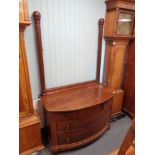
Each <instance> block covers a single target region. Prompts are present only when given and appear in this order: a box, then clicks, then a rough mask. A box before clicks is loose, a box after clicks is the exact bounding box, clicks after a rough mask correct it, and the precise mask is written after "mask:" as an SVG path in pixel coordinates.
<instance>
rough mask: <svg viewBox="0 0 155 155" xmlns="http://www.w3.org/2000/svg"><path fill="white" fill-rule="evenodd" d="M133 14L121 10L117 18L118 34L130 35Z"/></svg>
mask: <svg viewBox="0 0 155 155" xmlns="http://www.w3.org/2000/svg"><path fill="white" fill-rule="evenodd" d="M132 20H133V14H129V13H124V12H120V13H119V16H118V20H117V29H116V33H117V34H118V35H130V32H131V28H132Z"/></svg>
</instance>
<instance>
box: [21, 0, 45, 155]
mask: <svg viewBox="0 0 155 155" xmlns="http://www.w3.org/2000/svg"><path fill="white" fill-rule="evenodd" d="M19 11H20V12H19V153H20V155H27V154H30V153H32V152H35V151H38V150H41V149H42V148H44V146H43V145H42V143H41V133H40V119H39V116H38V114H37V113H36V112H34V110H33V106H32V95H31V87H30V80H29V72H28V65H27V58H26V49H25V41H24V30H25V28H26V27H27V26H28V25H30V20H29V18H28V12H27V2H26V0H20V1H19Z"/></svg>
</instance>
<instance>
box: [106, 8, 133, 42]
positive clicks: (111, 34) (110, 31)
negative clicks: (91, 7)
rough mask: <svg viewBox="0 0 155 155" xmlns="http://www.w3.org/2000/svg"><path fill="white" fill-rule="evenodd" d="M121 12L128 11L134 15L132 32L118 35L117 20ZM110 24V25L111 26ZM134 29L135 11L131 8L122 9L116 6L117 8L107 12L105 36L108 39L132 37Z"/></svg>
mask: <svg viewBox="0 0 155 155" xmlns="http://www.w3.org/2000/svg"><path fill="white" fill-rule="evenodd" d="M120 13H127V14H131V15H132V23H131V28H130V33H129V34H128V35H118V34H117V32H116V29H117V20H118V16H119V14H120ZM109 25H110V26H109ZM133 29H134V12H133V11H130V10H122V9H119V8H116V10H109V11H107V12H106V18H105V29H104V37H105V38H107V39H112V38H113V39H114V38H115V39H127V40H129V39H131V38H132V36H133Z"/></svg>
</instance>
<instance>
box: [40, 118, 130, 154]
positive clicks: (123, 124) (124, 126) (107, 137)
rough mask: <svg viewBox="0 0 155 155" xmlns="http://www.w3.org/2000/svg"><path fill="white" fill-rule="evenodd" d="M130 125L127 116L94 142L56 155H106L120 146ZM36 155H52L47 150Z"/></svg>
mask: <svg viewBox="0 0 155 155" xmlns="http://www.w3.org/2000/svg"><path fill="white" fill-rule="evenodd" d="M130 123H131V120H130V118H129V117H128V116H126V117H124V118H122V119H120V120H117V121H115V122H112V123H111V127H110V130H108V131H107V132H106V133H105V134H104V135H103V136H102V137H100V138H99V139H98V140H96V141H95V142H93V143H91V144H89V145H87V146H85V147H82V148H78V149H74V150H70V151H65V152H61V153H58V155H107V154H108V153H109V152H111V151H112V150H114V149H116V148H118V147H119V146H120V145H121V143H122V140H123V138H124V136H125V134H126V132H127V130H128V128H129V126H130ZM38 155H52V153H51V152H50V151H49V149H48V148H47V149H44V150H42V151H40V152H39V153H38Z"/></svg>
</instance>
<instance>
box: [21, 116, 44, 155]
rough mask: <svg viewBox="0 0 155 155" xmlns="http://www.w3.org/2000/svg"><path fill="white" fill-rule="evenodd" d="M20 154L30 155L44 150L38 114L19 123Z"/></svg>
mask: <svg viewBox="0 0 155 155" xmlns="http://www.w3.org/2000/svg"><path fill="white" fill-rule="evenodd" d="M19 144H20V145H19V153H20V155H28V154H30V153H33V152H35V151H39V150H41V149H43V148H44V146H43V145H42V143H41V134H40V118H39V116H38V114H37V113H35V114H32V116H31V117H27V118H25V119H20V121H19Z"/></svg>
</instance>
